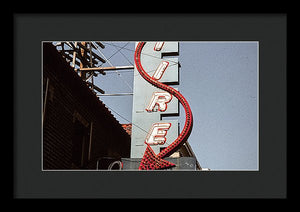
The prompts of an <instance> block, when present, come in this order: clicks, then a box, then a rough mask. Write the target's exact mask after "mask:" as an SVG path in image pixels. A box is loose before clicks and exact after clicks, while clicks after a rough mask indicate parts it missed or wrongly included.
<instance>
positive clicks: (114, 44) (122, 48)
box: [103, 42, 179, 64]
mask: <svg viewBox="0 0 300 212" xmlns="http://www.w3.org/2000/svg"><path fill="white" fill-rule="evenodd" d="M103 43H105V44H108V45H112V46H114V47H117V48H121V49H125V50H128V51H132V52H135V50H132V49H128V48H125V47H120V46H118V45H115V44H112V43H107V42H103ZM128 43H129V42H128ZM128 43H127V44H128ZM127 44H126V45H127ZM126 45H125V46H126ZM141 55H146V56H149V57H153V58H157V59H162V58H160V57H156V56H153V55H151V54H146V53H143V52H141ZM166 61H168V62H171V63H173V64H178V63H179V62H174V61H172V60H168V59H166Z"/></svg>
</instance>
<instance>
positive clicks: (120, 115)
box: [106, 105, 148, 134]
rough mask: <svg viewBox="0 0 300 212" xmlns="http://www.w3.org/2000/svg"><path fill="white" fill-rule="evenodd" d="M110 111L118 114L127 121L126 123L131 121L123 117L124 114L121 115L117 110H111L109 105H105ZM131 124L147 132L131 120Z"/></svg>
mask: <svg viewBox="0 0 300 212" xmlns="http://www.w3.org/2000/svg"><path fill="white" fill-rule="evenodd" d="M106 107H108V108H109V109H110V110H111V111H113V112H114V113H115V114H117V115H118V116H120V117H121V118H122V119H124V120H126V121H128V123H130V122H131V121H130V120H128V119H127V118H125V117H124V116H122V115H121V114H119V113H118V112H116V111H115V110H113V109H112V108H111V107H109V106H107V105H106ZM131 124H132V125H134V126H136V127H137V128H139V129H141V130H142V131H144V132H145V133H146V134H148V132H147V131H146V130H144V129H143V128H141V127H140V126H138V125H137V124H135V123H133V122H131Z"/></svg>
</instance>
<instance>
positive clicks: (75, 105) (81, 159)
mask: <svg viewBox="0 0 300 212" xmlns="http://www.w3.org/2000/svg"><path fill="white" fill-rule="evenodd" d="M46 93H47V95H46ZM45 97H46V98H45ZM44 105H45V113H44V118H43V169H44V170H47V169H78V168H87V169H95V165H96V161H97V159H98V158H101V157H114V158H120V157H129V155H130V136H129V135H128V134H127V133H126V132H125V130H124V129H123V128H122V126H121V125H120V123H119V122H118V121H117V120H116V119H115V118H114V117H113V115H112V114H111V113H110V111H109V110H108V109H107V108H106V107H105V105H104V104H103V103H102V102H101V101H100V100H99V99H98V98H97V97H96V95H95V94H94V93H93V92H92V91H91V90H90V89H89V88H88V87H87V86H86V85H85V83H84V82H83V81H82V80H81V79H80V77H79V76H78V75H77V74H76V73H75V72H74V70H72V68H71V67H70V66H69V65H68V64H67V63H66V62H65V61H64V59H63V58H61V56H60V55H59V53H58V52H57V50H56V49H55V47H54V46H53V45H52V44H50V43H43V106H44Z"/></svg>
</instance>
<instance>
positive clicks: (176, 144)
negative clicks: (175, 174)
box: [134, 42, 193, 158]
mask: <svg viewBox="0 0 300 212" xmlns="http://www.w3.org/2000/svg"><path fill="white" fill-rule="evenodd" d="M145 44H146V42H139V43H138V45H137V47H136V50H135V53H134V62H135V65H136V68H137V70H138V72H139V73H140V75H141V76H142V77H143V78H144V79H145V80H146V81H147V82H149V83H150V84H152V85H154V86H156V87H158V88H160V89H162V90H164V91H167V92H169V93H170V94H172V95H174V96H175V97H176V98H177V99H178V100H179V102H180V103H181V104H182V106H183V108H184V110H185V117H186V118H185V124H184V127H183V129H182V131H181V133H180V134H179V136H178V137H177V138H176V140H175V141H173V142H172V143H171V144H170V145H169V146H167V147H166V148H165V149H163V150H162V151H161V152H160V153H159V154H158V155H157V156H158V157H160V158H164V157H168V156H170V155H171V154H173V153H174V152H175V151H177V150H178V149H179V148H180V146H181V145H182V144H183V143H184V142H186V141H187V139H188V137H189V136H190V134H191V132H192V127H193V115H192V111H191V108H190V106H189V104H188V102H187V100H186V99H185V98H184V96H183V95H182V94H181V93H180V92H179V91H177V90H175V89H174V88H172V87H170V86H168V85H165V84H163V83H161V82H159V81H157V80H155V79H153V78H152V77H151V76H149V75H148V74H147V72H146V71H145V70H144V68H143V66H142V65H141V52H142V49H143V47H144V46H145Z"/></svg>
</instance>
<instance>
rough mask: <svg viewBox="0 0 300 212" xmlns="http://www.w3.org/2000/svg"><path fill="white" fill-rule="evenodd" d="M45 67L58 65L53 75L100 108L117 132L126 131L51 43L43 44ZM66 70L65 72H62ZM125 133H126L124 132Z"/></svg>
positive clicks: (91, 104) (89, 102) (88, 102)
mask: <svg viewBox="0 0 300 212" xmlns="http://www.w3.org/2000/svg"><path fill="white" fill-rule="evenodd" d="M43 50H44V51H43V65H44V67H47V65H49V66H51V65H52V64H56V66H57V67H60V68H56V69H53V70H52V71H53V72H54V73H53V74H55V75H58V76H59V77H60V78H61V79H63V81H64V82H65V83H66V84H68V86H69V87H70V88H71V89H72V90H75V91H76V92H77V95H79V96H80V97H81V98H84V99H86V104H87V105H88V104H90V106H91V107H93V105H95V102H96V105H97V106H98V109H99V111H101V112H103V113H105V114H108V116H107V117H109V119H110V121H111V122H110V123H113V125H114V127H115V129H116V130H120V131H124V129H123V127H122V126H121V124H120V123H119V121H118V120H117V119H116V118H115V117H114V115H113V114H112V113H111V111H110V110H109V109H108V108H107V107H106V106H105V104H104V103H103V102H102V101H101V100H100V99H99V97H97V96H96V94H95V93H94V92H93V91H92V90H91V89H90V88H89V87H88V86H87V84H86V82H85V81H83V80H82V79H81V78H80V77H79V76H78V74H77V73H76V72H75V71H74V69H73V68H72V67H71V66H70V65H69V64H68V63H67V62H66V61H65V59H64V58H63V57H62V56H61V55H60V53H59V52H58V51H57V49H56V48H55V46H54V45H52V44H51V43H50V42H44V43H43ZM61 70H64V71H61ZM124 132H125V131H124Z"/></svg>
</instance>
